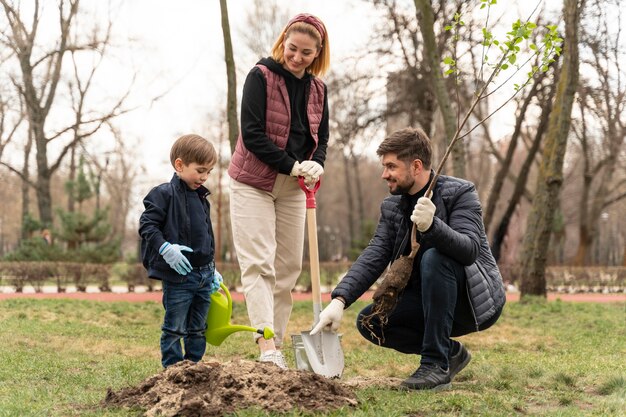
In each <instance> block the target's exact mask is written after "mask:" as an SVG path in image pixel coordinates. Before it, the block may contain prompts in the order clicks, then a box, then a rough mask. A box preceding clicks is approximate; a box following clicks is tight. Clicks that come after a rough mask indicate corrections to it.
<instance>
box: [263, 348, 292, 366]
mask: <svg viewBox="0 0 626 417" xmlns="http://www.w3.org/2000/svg"><path fill="white" fill-rule="evenodd" d="M259 362H271V363H273V364H274V365H276V366H278V367H279V368H281V369H287V362H285V357H284V356H283V352H281V351H280V350H268V351H265V352H263V353H261V357H260V358H259Z"/></svg>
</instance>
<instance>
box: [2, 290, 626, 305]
mask: <svg viewBox="0 0 626 417" xmlns="http://www.w3.org/2000/svg"><path fill="white" fill-rule="evenodd" d="M372 294H373V292H371V291H368V292H366V293H365V294H364V295H363V296H362V297H361V299H362V300H371V298H372ZM231 297H232V299H233V301H235V302H241V301H243V299H244V298H243V294H242V293H238V292H231ZM10 298H70V299H79V300H93V301H131V302H144V301H156V302H161V292H137V293H129V292H124V293H116V292H86V293H85V292H65V293H0V300H6V299H10ZM293 299H294V300H296V301H304V300H311V294H310V293H304V292H294V293H293ZM506 299H507V301H518V300H519V293H507V294H506ZM556 299H560V300H562V301H573V302H592V303H626V294H623V293H622V294H596V293H580V294H557V293H550V294H548V301H554V300H556ZM322 301H324V302H328V301H330V294H329V293H325V294H322Z"/></svg>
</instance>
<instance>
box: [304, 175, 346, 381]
mask: <svg viewBox="0 0 626 417" xmlns="http://www.w3.org/2000/svg"><path fill="white" fill-rule="evenodd" d="M298 182H299V183H300V188H302V190H303V191H304V193H305V194H306V221H307V233H308V235H309V261H310V264H311V288H312V292H313V318H314V322H313V327H315V325H316V324H317V323H318V322H319V320H320V313H321V311H322V293H321V291H320V266H319V254H318V246H317V220H316V216H315V193H316V191H317V190H318V188H319V187H320V182H319V181H318V182H317V183H316V184H315V186H314V187H313V188H312V189H310V188H308V187H307V186H306V185H305V184H304V179H303V178H302V177H299V178H298ZM301 336H302V345H303V346H304V351H305V352H306V357H307V359H308V362H309V365H310V366H311V370H312V371H313V372H315V373H316V374H318V375H322V376H325V377H326V378H339V377H341V374H342V373H343V350H341V344H340V341H339V335H338V334H336V333H333V332H330V331H328V330H322V331H320V332H318V333H316V334H314V335H311V334H310V330H309V331H303V332H301Z"/></svg>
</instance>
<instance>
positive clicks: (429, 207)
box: [411, 197, 436, 232]
mask: <svg viewBox="0 0 626 417" xmlns="http://www.w3.org/2000/svg"><path fill="white" fill-rule="evenodd" d="M435 210H436V207H435V204H433V202H432V201H431V200H430V198H426V197H420V199H419V200H417V204H415V208H414V209H413V214H411V221H412V222H413V223H415V225H416V226H417V230H419V231H420V232H425V231H427V230H428V229H429V228H430V225H431V224H433V218H434V217H435Z"/></svg>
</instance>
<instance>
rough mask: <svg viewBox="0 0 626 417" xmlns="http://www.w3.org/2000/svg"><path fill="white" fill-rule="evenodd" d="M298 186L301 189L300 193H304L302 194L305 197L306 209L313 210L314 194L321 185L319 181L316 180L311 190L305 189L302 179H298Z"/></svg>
mask: <svg viewBox="0 0 626 417" xmlns="http://www.w3.org/2000/svg"><path fill="white" fill-rule="evenodd" d="M298 184H300V188H302V191H304V194H305V195H306V208H308V209H310V208H315V207H316V206H315V193H316V192H317V190H318V189H319V188H320V185H321V184H322V181H321V179H320V180H317V182H316V183H315V185H314V186H313V188H309V187H307V185H306V184H305V183H304V177H298Z"/></svg>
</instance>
